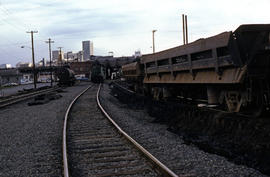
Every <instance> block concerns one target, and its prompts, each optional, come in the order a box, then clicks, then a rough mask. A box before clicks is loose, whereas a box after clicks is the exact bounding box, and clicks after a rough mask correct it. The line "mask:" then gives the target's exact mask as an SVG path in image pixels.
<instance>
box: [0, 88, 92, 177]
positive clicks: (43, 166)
mask: <svg viewBox="0 0 270 177" xmlns="http://www.w3.org/2000/svg"><path fill="white" fill-rule="evenodd" d="M87 85H88V84H87V83H83V84H80V85H76V86H73V87H68V88H66V89H64V91H66V92H63V93H60V94H61V95H62V96H63V97H62V98H60V99H58V100H53V101H50V102H49V103H47V104H43V105H36V106H28V105H27V103H28V102H30V100H28V101H24V102H21V103H18V104H15V105H12V106H9V107H6V108H4V109H1V110H0V142H1V143H0V176H1V177H2V176H3V177H9V176H10V177H11V176H12V177H13V176H39V177H42V176H62V149H61V148H62V126H63V119H64V114H65V110H66V109H67V107H68V105H69V103H70V102H71V101H72V99H73V98H74V97H75V96H76V95H77V94H78V93H79V92H81V91H82V90H83V89H85V88H86V86H87Z"/></svg>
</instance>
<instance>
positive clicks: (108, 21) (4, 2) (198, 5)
mask: <svg viewBox="0 0 270 177" xmlns="http://www.w3.org/2000/svg"><path fill="white" fill-rule="evenodd" d="M269 8H270V0H257V1H255V0H226V1H223V0H222V1H221V0H110V1H109V0H46V1H44V0H23V1H22V0H0V31H1V33H0V39H1V40H0V64H3V63H10V64H12V65H13V66H14V65H15V64H16V63H17V62H19V61H23V62H31V50H30V48H27V47H26V48H21V47H20V46H22V45H24V46H28V47H30V46H31V40H30V34H28V33H26V31H30V30H35V31H38V33H37V34H34V43H35V58H36V60H37V61H38V60H40V59H42V58H46V59H47V58H49V56H48V55H49V54H48V44H46V43H45V42H44V41H46V40H47V39H48V38H51V39H53V40H54V41H55V43H54V44H53V45H52V49H53V50H56V49H57V47H63V50H64V52H67V51H73V52H78V51H79V50H81V48H82V44H81V41H83V40H91V41H92V42H93V43H94V55H108V52H109V51H113V52H114V55H115V56H130V55H133V54H134V51H135V50H138V49H140V50H141V52H142V53H143V54H146V53H151V51H152V48H151V47H152V32H151V31H152V30H153V29H156V30H157V32H156V33H155V41H156V43H155V44H156V51H160V50H164V49H167V48H171V47H175V46H178V45H181V44H182V41H183V40H182V19H181V18H182V17H181V14H186V15H187V16H188V28H189V41H194V40H196V39H198V38H202V37H209V36H211V35H215V34H219V33H221V32H224V31H233V30H235V29H236V28H237V27H238V26H239V25H241V24H252V23H270V11H269Z"/></svg>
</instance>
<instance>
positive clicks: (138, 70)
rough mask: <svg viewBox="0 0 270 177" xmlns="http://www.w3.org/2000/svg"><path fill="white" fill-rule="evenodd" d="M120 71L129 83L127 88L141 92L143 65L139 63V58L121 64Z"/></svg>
mask: <svg viewBox="0 0 270 177" xmlns="http://www.w3.org/2000/svg"><path fill="white" fill-rule="evenodd" d="M122 73H123V75H124V76H125V79H126V82H127V84H128V85H129V86H128V87H129V89H131V90H133V91H135V92H138V93H142V92H143V77H144V75H143V65H141V64H140V62H139V60H138V61H137V62H133V63H129V64H126V65H123V66H122Z"/></svg>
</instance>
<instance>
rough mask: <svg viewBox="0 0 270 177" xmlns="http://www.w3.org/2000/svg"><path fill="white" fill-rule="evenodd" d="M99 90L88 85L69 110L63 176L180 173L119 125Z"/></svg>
mask: <svg viewBox="0 0 270 177" xmlns="http://www.w3.org/2000/svg"><path fill="white" fill-rule="evenodd" d="M99 90H100V86H99V88H98V86H97V85H91V86H89V87H88V88H87V89H86V90H84V91H83V92H82V93H81V94H80V95H78V96H77V97H76V98H75V99H74V100H73V102H72V103H71V104H70V106H69V108H68V110H67V112H66V115H65V121H64V128H63V163H64V176H65V177H68V176H177V175H175V174H174V173H173V172H172V171H171V170H169V169H168V168H167V167H166V166H164V165H163V164H162V163H161V162H159V161H158V160H157V159H156V158H155V157H153V156H152V155H151V154H150V153H149V152H147V151H146V150H145V149H144V148H143V147H141V146H140V145H139V144H138V143H137V142H135V141H134V140H133V139H132V138H131V137H129V136H128V135H127V134H126V133H125V132H123V131H122V130H121V128H120V127H119V126H118V125H116V123H115V122H114V121H113V120H112V119H111V118H110V116H109V115H108V114H107V113H106V112H105V111H104V109H103V108H102V106H101V105H100V103H99V98H98V96H99ZM82 94H84V96H83V97H80V96H81V95H82ZM75 102H76V104H74V103H75ZM99 108H100V110H101V111H100V110H99Z"/></svg>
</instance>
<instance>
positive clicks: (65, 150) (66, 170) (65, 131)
mask: <svg viewBox="0 0 270 177" xmlns="http://www.w3.org/2000/svg"><path fill="white" fill-rule="evenodd" d="M92 86H93V85H90V86H88V87H87V88H86V89H84V90H83V91H82V92H81V93H80V94H79V95H77V96H76V97H75V98H74V99H73V101H72V102H71V103H70V105H69V107H68V108H67V111H66V114H65V120H64V126H63V142H62V143H63V146H62V150H63V165H64V177H69V171H68V158H67V138H66V133H67V119H68V116H69V113H70V110H71V108H72V106H73V105H74V103H75V102H76V101H77V100H78V98H79V97H80V96H82V95H83V94H84V93H85V92H86V91H87V90H88V89H89V88H91V87H92Z"/></svg>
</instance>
